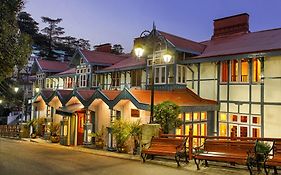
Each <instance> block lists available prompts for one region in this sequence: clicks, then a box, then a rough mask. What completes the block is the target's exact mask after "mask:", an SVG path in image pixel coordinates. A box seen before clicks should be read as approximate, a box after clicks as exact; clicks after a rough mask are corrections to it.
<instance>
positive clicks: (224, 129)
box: [219, 123, 227, 136]
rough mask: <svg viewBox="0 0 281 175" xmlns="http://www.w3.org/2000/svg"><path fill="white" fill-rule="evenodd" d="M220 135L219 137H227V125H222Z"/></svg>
mask: <svg viewBox="0 0 281 175" xmlns="http://www.w3.org/2000/svg"><path fill="white" fill-rule="evenodd" d="M219 134H220V135H219V136H227V125H226V123H220V133H219Z"/></svg>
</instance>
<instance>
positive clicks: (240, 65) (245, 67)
mask: <svg viewBox="0 0 281 175" xmlns="http://www.w3.org/2000/svg"><path fill="white" fill-rule="evenodd" d="M228 78H229V77H228V65H227V61H224V62H222V63H221V82H227V81H228ZM230 81H231V82H248V81H249V63H248V59H240V60H231V61H230Z"/></svg>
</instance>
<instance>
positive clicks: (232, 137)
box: [160, 128, 281, 160]
mask: <svg viewBox="0 0 281 175" xmlns="http://www.w3.org/2000/svg"><path fill="white" fill-rule="evenodd" d="M235 133H236V131H235V130H232V131H231V134H230V137H227V136H197V135H193V130H192V128H190V130H189V133H188V135H175V134H162V133H161V134H160V137H187V138H188V142H187V143H188V145H186V147H187V148H188V158H189V160H191V159H192V157H193V148H194V147H197V146H201V145H202V144H203V143H204V141H202V142H199V143H197V144H195V142H194V139H203V140H205V139H218V140H219V139H221V140H222V139H224V140H258V141H268V142H273V141H274V140H275V141H277V140H278V141H281V138H264V137H263V138H261V137H237V136H236V134H235ZM199 144H200V145H199ZM190 145H192V146H190Z"/></svg>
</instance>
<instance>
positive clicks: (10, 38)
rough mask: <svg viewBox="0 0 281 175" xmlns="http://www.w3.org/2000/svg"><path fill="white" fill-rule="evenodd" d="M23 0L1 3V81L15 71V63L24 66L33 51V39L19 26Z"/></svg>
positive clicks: (6, 0)
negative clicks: (22, 31) (18, 19)
mask: <svg viewBox="0 0 281 175" xmlns="http://www.w3.org/2000/svg"><path fill="white" fill-rule="evenodd" d="M23 5H24V3H23V2H22V1H21V0H2V1H1V3H0V63H1V64H0V81H2V80H3V79H4V78H6V77H9V76H11V75H12V73H13V68H14V67H15V65H17V66H18V68H22V67H23V66H24V65H25V64H26V62H27V58H28V56H29V55H30V52H31V40H30V38H29V36H28V35H26V34H24V33H21V32H20V31H19V28H18V26H17V14H18V13H19V12H20V10H21V9H22V7H23Z"/></svg>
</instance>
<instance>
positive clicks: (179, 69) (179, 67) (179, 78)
mask: <svg viewBox="0 0 281 175" xmlns="http://www.w3.org/2000/svg"><path fill="white" fill-rule="evenodd" d="M180 82H181V66H178V83H180Z"/></svg>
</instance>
